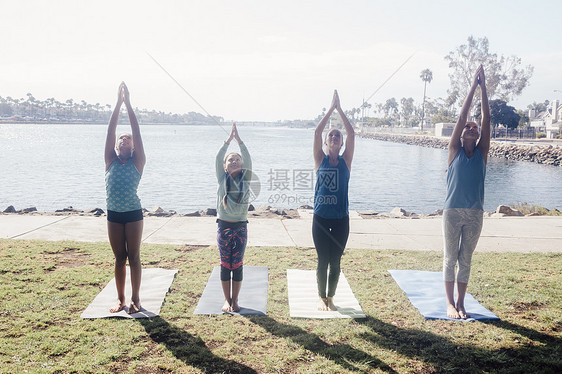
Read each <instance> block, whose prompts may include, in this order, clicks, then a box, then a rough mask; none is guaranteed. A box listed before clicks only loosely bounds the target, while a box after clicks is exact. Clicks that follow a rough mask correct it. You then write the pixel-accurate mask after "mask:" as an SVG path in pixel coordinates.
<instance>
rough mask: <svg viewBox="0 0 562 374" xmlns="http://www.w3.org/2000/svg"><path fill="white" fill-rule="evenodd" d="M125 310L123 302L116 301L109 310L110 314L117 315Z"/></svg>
mask: <svg viewBox="0 0 562 374" xmlns="http://www.w3.org/2000/svg"><path fill="white" fill-rule="evenodd" d="M123 309H125V302H121V301H117V305H116V306H114V307H113V308H110V309H109V312H110V313H118V312H120V311H122V310H123Z"/></svg>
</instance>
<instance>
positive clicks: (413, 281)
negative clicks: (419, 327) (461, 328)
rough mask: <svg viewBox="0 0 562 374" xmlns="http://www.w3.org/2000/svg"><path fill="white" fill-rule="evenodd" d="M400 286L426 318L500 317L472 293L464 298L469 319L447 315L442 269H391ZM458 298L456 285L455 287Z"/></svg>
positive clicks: (487, 318) (475, 318)
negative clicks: (481, 303)
mask: <svg viewBox="0 0 562 374" xmlns="http://www.w3.org/2000/svg"><path fill="white" fill-rule="evenodd" d="M388 272H389V273H390V274H391V275H392V277H393V278H394V280H395V281H396V283H398V286H399V287H400V288H401V289H402V290H403V291H404V292H405V293H406V296H407V297H408V299H410V302H411V303H412V305H414V306H415V307H416V308H417V309H418V310H419V311H420V313H421V314H422V315H423V316H424V317H425V319H446V320H453V321H474V320H490V319H499V318H498V317H497V316H496V315H495V314H494V313H492V312H490V311H489V310H488V309H486V308H484V307H483V306H482V305H480V303H479V302H478V301H476V299H475V298H474V297H472V295H471V294H469V293H467V294H466V296H465V298H464V308H465V309H466V313H468V315H469V316H470V318H467V319H456V318H449V317H447V306H446V300H447V299H446V297H445V285H444V284H443V275H442V274H443V273H441V272H440V271H421V270H389V271H388ZM455 298H456V287H455Z"/></svg>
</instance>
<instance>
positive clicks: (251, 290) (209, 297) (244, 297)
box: [193, 265, 269, 316]
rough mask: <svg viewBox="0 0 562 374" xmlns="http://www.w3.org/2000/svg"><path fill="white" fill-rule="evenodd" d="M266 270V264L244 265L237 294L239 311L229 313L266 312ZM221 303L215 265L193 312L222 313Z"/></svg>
mask: <svg viewBox="0 0 562 374" xmlns="http://www.w3.org/2000/svg"><path fill="white" fill-rule="evenodd" d="M268 271H269V268H268V267H267V266H246V265H244V268H243V272H244V278H243V280H242V288H240V295H238V305H240V311H239V312H237V313H230V314H241V315H258V316H265V315H266V314H267V285H268ZM223 305H224V294H223V292H222V286H221V281H220V266H215V267H214V268H213V272H212V273H211V276H210V277H209V280H208V281H207V285H206V286H205V289H204V290H203V294H202V295H201V298H200V299H199V303H197V307H195V311H194V312H193V314H223V313H224V312H223V311H222V310H221V308H222V306H223Z"/></svg>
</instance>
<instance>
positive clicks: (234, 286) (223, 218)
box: [215, 123, 252, 313]
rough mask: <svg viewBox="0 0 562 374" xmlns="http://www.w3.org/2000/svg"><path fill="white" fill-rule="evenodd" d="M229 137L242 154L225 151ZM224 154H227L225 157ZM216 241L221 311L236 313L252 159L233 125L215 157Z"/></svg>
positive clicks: (245, 237) (245, 235) (237, 309)
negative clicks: (218, 256)
mask: <svg viewBox="0 0 562 374" xmlns="http://www.w3.org/2000/svg"><path fill="white" fill-rule="evenodd" d="M232 139H235V140H236V142H238V145H239V147H240V152H241V153H242V154H241V155H240V154H238V153H229V154H226V151H227V149H228V146H229V145H230V142H231V141H232ZM225 154H226V157H225ZM215 165H216V173H217V180H218V183H219V187H218V190H217V217H218V219H217V223H218V230H217V244H218V247H219V252H220V262H221V284H222V290H223V293H224V305H223V307H222V311H223V312H226V313H229V312H239V311H240V306H239V305H238V294H239V293H240V288H241V286H242V275H243V274H242V265H243V260H244V250H245V249H246V243H247V241H248V230H247V224H248V220H247V217H248V205H249V198H250V193H249V192H250V180H251V174H252V160H251V158H250V153H249V152H248V148H246V145H245V144H244V143H243V142H242V140H241V139H240V136H239V135H238V130H237V129H236V124H235V123H233V124H232V130H231V132H230V136H229V137H228V139H227V140H226V141H225V142H224V144H223V146H222V147H221V148H220V149H219V151H218V153H217V157H216V164H215Z"/></svg>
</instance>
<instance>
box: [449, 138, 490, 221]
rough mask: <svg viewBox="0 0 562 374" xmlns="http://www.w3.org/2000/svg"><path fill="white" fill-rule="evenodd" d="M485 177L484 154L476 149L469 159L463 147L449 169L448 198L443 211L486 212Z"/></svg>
mask: <svg viewBox="0 0 562 374" xmlns="http://www.w3.org/2000/svg"><path fill="white" fill-rule="evenodd" d="M485 177H486V163H485V162H484V157H482V153H480V151H479V150H478V148H475V150H474V155H473V156H472V157H471V158H468V157H466V154H465V153H464V148H462V147H461V149H460V150H459V152H458V153H457V155H456V156H455V159H454V160H453V162H451V164H450V165H449V168H448V169H447V197H446V198H445V206H444V208H443V209H448V208H462V209H480V210H484V178H485Z"/></svg>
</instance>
